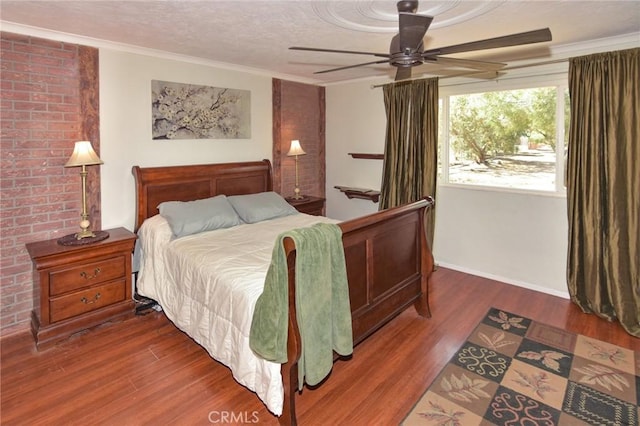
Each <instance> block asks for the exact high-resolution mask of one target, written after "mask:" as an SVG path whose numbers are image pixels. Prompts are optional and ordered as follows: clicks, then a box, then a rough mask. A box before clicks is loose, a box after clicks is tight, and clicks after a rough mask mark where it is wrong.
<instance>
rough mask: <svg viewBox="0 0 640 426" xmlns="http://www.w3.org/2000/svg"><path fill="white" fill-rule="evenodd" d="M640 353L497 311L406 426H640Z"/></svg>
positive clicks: (478, 329) (436, 382) (460, 352)
mask: <svg viewBox="0 0 640 426" xmlns="http://www.w3.org/2000/svg"><path fill="white" fill-rule="evenodd" d="M639 375H640V353H638V352H634V351H632V350H629V349H624V348H621V347H619V346H615V345H611V344H609V343H606V342H602V341H600V340H595V339H591V338H588V337H586V336H582V335H576V334H573V333H569V332H566V331H564V330H561V329H558V328H555V327H551V326H548V325H544V324H541V323H539V322H536V321H532V320H530V319H527V318H523V317H520V316H518V315H515V314H512V313H509V312H504V311H500V310H497V309H491V310H490V311H489V312H488V313H487V315H486V316H485V317H484V319H483V320H482V322H481V323H480V324H479V325H478V326H477V327H476V329H475V330H474V331H473V333H472V334H471V336H469V338H468V339H467V341H466V342H465V343H464V345H463V346H462V348H460V349H459V350H458V352H457V353H456V354H455V355H454V356H453V358H452V359H451V360H450V361H449V363H448V364H447V365H446V367H445V368H444V369H443V370H442V371H441V372H440V374H439V375H438V377H436V379H435V380H434V381H433V383H432V384H431V386H430V387H429V389H427V391H426V392H425V394H424V395H423V396H422V397H421V398H420V400H419V401H418V402H417V403H416V405H415V406H414V407H413V409H412V410H411V412H410V413H409V414H408V415H407V417H406V418H405V419H404V422H403V425H405V426H410V425H438V426H444V425H450V426H454V425H487V426H489V425H571V426H573V425H599V426H600V425H635V426H637V425H638V418H639V417H640V408H639V407H638V406H639V405H640V377H638V376H639Z"/></svg>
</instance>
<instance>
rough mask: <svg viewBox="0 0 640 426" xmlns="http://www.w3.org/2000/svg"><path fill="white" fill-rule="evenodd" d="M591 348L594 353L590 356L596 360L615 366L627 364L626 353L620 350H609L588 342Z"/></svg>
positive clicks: (590, 353)
mask: <svg viewBox="0 0 640 426" xmlns="http://www.w3.org/2000/svg"><path fill="white" fill-rule="evenodd" d="M586 343H587V344H588V345H589V346H591V348H592V351H591V352H589V356H590V357H592V358H594V359H601V360H603V361H609V362H611V363H612V364H613V365H619V364H626V363H627V360H626V358H625V355H624V352H622V351H621V350H619V349H616V348H612V349H609V348H607V347H605V346H602V345H598V344H597V343H595V342H591V341H587V342H586Z"/></svg>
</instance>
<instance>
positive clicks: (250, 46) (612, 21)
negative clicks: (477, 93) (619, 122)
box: [0, 0, 640, 84]
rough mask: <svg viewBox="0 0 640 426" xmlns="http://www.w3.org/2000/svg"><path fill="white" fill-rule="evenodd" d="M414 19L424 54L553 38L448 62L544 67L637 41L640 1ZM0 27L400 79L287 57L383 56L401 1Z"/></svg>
mask: <svg viewBox="0 0 640 426" xmlns="http://www.w3.org/2000/svg"><path fill="white" fill-rule="evenodd" d="M418 13H421V14H428V15H431V16H434V20H433V23H432V24H431V27H430V28H429V30H428V32H427V35H426V37H425V41H424V43H425V49H431V48H435V47H442V46H448V45H453V44H459V43H464V42H468V41H474V40H480V39H485V38H491V37H497V36H503V35H508V34H512V33H519V32H523V31H529V30H535V29H539V28H546V27H548V28H550V29H551V33H552V35H553V41H552V42H545V43H540V44H534V45H529V46H519V47H510V48H504V49H495V50H487V51H480V52H474V54H473V55H472V54H466V55H452V56H454V57H463V58H474V59H481V60H494V61H500V62H510V61H511V62H512V63H513V61H516V60H523V59H536V60H540V61H544V60H545V59H548V58H549V57H550V53H551V50H552V49H556V48H557V47H558V46H565V45H569V44H574V43H581V42H585V41H589V40H596V39H603V38H609V37H615V36H621V35H629V34H635V35H634V36H636V35H637V34H640V33H639V31H640V1H638V0H630V1H623V0H618V1H602V0H600V1H595V0H594V1H581V0H574V1H572V0H564V1H559V0H553V1H541V0H530V1H514V0H502V1H500V0H492V1H464V0H449V1H422V2H420V7H419V9H418ZM0 18H1V19H2V30H3V31H11V30H14V31H15V30H16V29H20V30H21V31H20V32H25V31H26V30H32V29H31V28H26V27H24V26H29V27H36V28H38V29H42V30H47V32H49V31H55V32H61V33H66V34H72V35H75V36H82V37H89V38H92V39H96V42H97V41H98V40H100V41H108V42H115V43H119V44H126V45H131V46H136V47H141V48H145V49H154V50H160V51H165V52H170V53H173V54H180V55H186V56H189V57H194V58H199V59H203V60H206V61H214V62H215V63H222V64H234V65H240V66H242V67H244V68H251V69H255V70H260V71H264V72H266V73H269V74H271V75H276V76H277V75H280V76H291V77H292V78H295V79H298V80H300V81H308V82H315V83H318V84H322V83H330V82H335V81H343V80H350V79H359V78H363V77H370V76H384V75H388V76H390V77H393V75H394V74H395V68H393V67H391V66H389V65H388V64H382V65H375V66H373V65H371V66H366V67H359V68H355V69H350V70H344V71H336V72H332V73H326V74H314V72H315V71H320V70H324V69H329V68H335V67H340V66H345V65H351V64H358V63H363V62H368V61H373V60H376V59H379V58H375V57H369V56H363V55H346V54H335V53H319V52H318V53H316V52H301V51H291V50H289V49H288V48H289V47H290V46H294V45H295V46H305V47H321V48H330V49H342V50H357V51H366V52H379V53H387V52H388V48H389V43H390V40H391V37H392V36H393V34H395V32H397V25H398V24H397V10H396V1H368V0H352V1H270V0H236V1H218V0H209V1H192V0H165V1H160V0H156V1H139V0H138V1H115V0H112V1H94V0H85V1H58V0H48V1H23V0H19V1H14V0H0ZM16 24H17V25H16ZM26 32H28V31H26ZM638 37H639V44H640V36H638ZM86 44H89V43H86ZM459 71H460V70H457V71H456V72H459ZM447 72H449V73H450V72H452V70H448V71H447V70H444V69H439V68H437V66H436V65H422V66H420V67H418V68H417V69H416V68H414V76H415V75H419V74H424V75H426V76H429V75H437V74H440V75H444V74H446V73H447Z"/></svg>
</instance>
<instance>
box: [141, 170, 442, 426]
mask: <svg viewBox="0 0 640 426" xmlns="http://www.w3.org/2000/svg"><path fill="white" fill-rule="evenodd" d="M132 172H133V174H134V176H135V182H136V199H137V204H136V208H137V210H136V223H135V229H136V231H137V230H138V228H139V227H140V226H141V225H142V223H143V222H144V220H145V219H147V218H149V217H151V216H154V215H156V214H158V210H157V206H158V204H160V203H161V202H164V201H191V200H196V199H203V198H208V197H212V196H215V195H218V194H224V195H242V194H251V193H258V192H264V191H271V190H272V177H271V164H270V162H269V161H268V160H262V161H255V162H242V163H224V164H206V165H188V166H168V167H150V168H141V167H138V166H134V167H133V170H132ZM432 207H433V200H432V199H431V197H427V198H425V199H424V200H421V201H418V202H415V203H412V204H409V205H406V206H402V207H397V208H392V209H388V210H385V211H381V212H377V213H374V214H371V215H368V216H364V217H361V218H357V219H353V220H349V221H345V222H341V223H340V224H339V226H340V228H341V229H342V232H343V245H344V252H345V259H346V265H347V277H348V281H349V296H350V303H351V311H352V320H353V342H354V345H356V344H357V343H359V342H361V341H362V340H364V339H365V338H366V337H367V336H369V335H371V334H372V333H373V332H374V331H376V330H377V329H378V328H380V327H382V326H383V325H384V324H386V323H387V322H388V321H390V320H391V319H392V318H393V317H395V316H396V315H398V314H399V313H400V312H402V311H403V310H405V309H406V308H407V307H409V306H410V305H414V306H415V308H416V310H417V311H418V313H419V314H420V315H422V316H425V317H429V316H430V315H431V314H430V311H429V303H428V287H429V277H430V275H431V272H432V271H433V266H434V263H433V256H432V254H431V250H430V248H429V245H428V243H427V239H426V234H425V227H424V222H425V221H424V217H425V215H426V214H428V213H429V211H430V209H431V208H432ZM284 245H285V251H286V253H287V262H288V270H289V276H288V281H289V332H288V343H287V353H288V359H289V360H288V362H287V363H285V364H283V365H282V367H281V373H282V379H283V385H284V405H283V413H282V415H281V416H280V418H279V421H280V423H281V424H296V413H295V391H296V389H297V388H298V383H297V381H298V374H297V361H298V359H299V357H300V353H301V347H300V342H301V339H300V335H299V332H298V326H297V323H296V313H295V276H294V275H295V273H294V271H295V268H294V265H295V247H294V244H293V241H292V240H290V239H285V240H284Z"/></svg>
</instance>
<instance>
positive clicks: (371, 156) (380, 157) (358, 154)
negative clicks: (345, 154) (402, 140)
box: [349, 152, 384, 160]
mask: <svg viewBox="0 0 640 426" xmlns="http://www.w3.org/2000/svg"><path fill="white" fill-rule="evenodd" d="M349 155H350V156H351V157H353V158H359V159H363V160H384V154H364V153H361V152H350V153H349Z"/></svg>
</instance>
